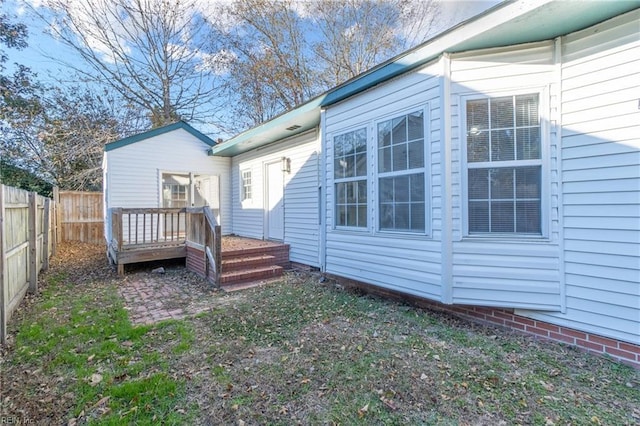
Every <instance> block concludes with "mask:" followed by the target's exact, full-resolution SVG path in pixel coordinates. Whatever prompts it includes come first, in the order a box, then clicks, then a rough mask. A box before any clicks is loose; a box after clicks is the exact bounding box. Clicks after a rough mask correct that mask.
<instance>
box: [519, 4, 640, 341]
mask: <svg viewBox="0 0 640 426" xmlns="http://www.w3.org/2000/svg"><path fill="white" fill-rule="evenodd" d="M638 22H640V11H638V10H635V11H633V12H630V13H628V14H626V15H623V16H620V17H618V18H614V19H613V20H610V21H608V22H605V23H602V24H600V25H597V26H595V27H592V28H589V29H586V30H584V31H581V32H578V33H575V34H571V35H568V36H566V37H564V38H563V39H562V53H563V56H562V78H563V79H562V146H561V156H562V177H563V185H562V188H563V196H562V201H563V202H562V212H563V216H562V220H563V223H564V237H565V240H564V252H563V257H564V260H565V271H564V274H565V285H566V306H567V308H566V313H565V314H552V315H551V314H542V313H536V312H530V311H521V312H519V313H520V314H523V315H527V316H531V317H534V318H537V319H541V320H544V321H549V322H552V323H555V324H561V325H566V326H568V327H574V328H577V329H580V330H584V331H588V332H593V333H597V334H601V335H605V336H609V337H612V338H616V339H621V340H625V341H628V342H632V343H635V344H640V312H639V307H640V213H639V212H640V173H639V172H638V171H639V170H640V110H639V109H638V94H639V93H640V35H639V32H638Z"/></svg>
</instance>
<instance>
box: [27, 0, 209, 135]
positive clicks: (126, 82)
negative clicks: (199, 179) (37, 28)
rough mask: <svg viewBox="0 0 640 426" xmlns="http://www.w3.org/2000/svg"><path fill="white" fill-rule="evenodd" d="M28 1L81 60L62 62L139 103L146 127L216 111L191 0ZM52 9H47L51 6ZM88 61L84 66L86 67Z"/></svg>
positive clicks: (200, 23)
mask: <svg viewBox="0 0 640 426" xmlns="http://www.w3.org/2000/svg"><path fill="white" fill-rule="evenodd" d="M46 5H47V6H48V8H49V9H40V8H36V9H34V11H35V13H36V14H37V15H38V16H40V17H41V18H42V19H44V20H45V21H47V22H48V23H49V24H50V26H49V28H50V31H51V33H52V35H53V36H54V37H56V38H57V39H59V40H61V41H62V42H63V43H65V44H66V45H67V46H69V47H71V48H72V49H73V50H75V52H77V53H78V54H79V55H80V57H81V58H82V59H83V60H84V61H83V63H79V64H76V63H71V64H67V65H69V66H71V67H72V68H73V69H75V70H76V71H77V72H78V73H80V74H81V75H83V76H84V77H85V78H86V79H88V80H90V81H93V82H96V83H98V84H101V85H103V86H107V87H110V88H112V89H114V90H116V91H117V92H118V93H119V94H120V95H121V96H122V97H123V98H124V99H126V100H127V102H129V103H131V104H134V105H137V106H139V107H141V108H143V109H144V110H145V111H147V113H148V115H149V118H150V120H151V123H152V125H153V126H154V127H158V126H162V125H164V124H167V123H171V122H174V121H176V120H179V119H186V120H205V119H206V120H208V121H209V122H211V120H212V117H214V115H215V113H216V105H217V104H216V99H217V97H216V94H217V87H216V85H215V81H216V73H215V66H213V65H212V63H215V59H216V58H215V55H211V54H209V53H207V51H206V50H205V47H206V46H207V37H206V35H207V34H208V31H209V28H210V27H209V23H208V20H207V16H204V14H203V12H202V9H200V8H198V7H197V6H198V5H199V3H198V2H197V1H196V0H175V1H166V0H82V1H68V0H49V1H47V2H46ZM51 12H53V15H52V14H51ZM87 65H88V67H87Z"/></svg>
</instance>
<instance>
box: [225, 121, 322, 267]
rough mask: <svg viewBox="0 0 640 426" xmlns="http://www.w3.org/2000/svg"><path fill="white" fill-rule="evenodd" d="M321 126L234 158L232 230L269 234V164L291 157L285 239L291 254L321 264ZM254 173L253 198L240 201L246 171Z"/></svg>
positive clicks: (297, 259) (298, 259) (296, 259)
mask: <svg viewBox="0 0 640 426" xmlns="http://www.w3.org/2000/svg"><path fill="white" fill-rule="evenodd" d="M317 138H318V136H317V131H316V130H313V131H309V132H306V133H303V134H302V135H298V136H294V137H291V138H289V139H285V140H283V141H279V142H276V143H274V144H272V145H269V146H267V147H264V148H261V149H259V150H256V151H250V152H246V153H244V154H240V155H238V156H236V157H233V160H232V173H231V176H232V177H233V183H232V184H233V191H230V193H231V194H233V233H234V234H236V235H239V236H243V237H249V238H257V239H263V238H265V235H264V232H265V227H264V223H265V211H264V208H265V207H264V204H265V187H264V186H265V176H264V174H265V172H266V169H265V167H266V164H269V163H273V162H281V161H282V157H286V158H288V159H289V160H290V167H291V171H290V172H288V173H287V172H283V174H284V243H285V244H289V259H290V260H291V261H292V262H298V263H302V264H305V265H310V266H316V267H317V266H319V259H318V247H319V244H320V243H319V226H320V225H319V213H318V212H319V207H318V203H319V199H318V198H319V190H318V188H319V182H318V170H319V165H318V152H319V148H320V147H319V142H318V139H317ZM241 170H242V171H249V172H250V173H251V186H252V197H251V199H249V200H245V201H244V202H243V201H242V200H241V196H242V190H241V185H242V183H241V172H240V171H241Z"/></svg>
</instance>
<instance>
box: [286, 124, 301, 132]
mask: <svg viewBox="0 0 640 426" xmlns="http://www.w3.org/2000/svg"><path fill="white" fill-rule="evenodd" d="M299 128H300V126H298V125H297V124H294V125H293V126H289V127H287V130H289V131H290V132H291V131H293V130H297V129H299Z"/></svg>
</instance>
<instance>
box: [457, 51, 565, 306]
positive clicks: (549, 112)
mask: <svg viewBox="0 0 640 426" xmlns="http://www.w3.org/2000/svg"><path fill="white" fill-rule="evenodd" d="M557 67H558V65H556V64H555V44H554V42H552V41H551V42H542V43H533V44H528V45H522V46H515V47H513V46H511V47H507V48H498V49H488V50H485V51H474V52H468V53H464V54H458V55H453V56H452V58H451V65H450V68H451V74H450V75H451V77H450V81H451V99H450V101H449V102H450V103H451V112H452V114H451V128H452V130H451V134H452V137H451V169H452V179H451V205H452V214H451V216H452V240H453V244H452V248H453V256H452V273H453V278H452V298H451V302H452V303H454V304H476V305H482V306H498V307H500V306H501V307H510V308H513V307H529V308H534V309H542V310H556V311H557V310H560V309H561V301H562V300H561V280H560V278H561V277H560V260H559V258H560V248H559V234H558V229H559V222H558V189H557V188H558V178H557V177H558V162H557V155H556V152H557V138H556V133H555V131H556V130H555V128H552V126H551V123H552V122H554V121H556V120H557V119H558V117H557V113H556V111H557V109H558V96H557V89H558V84H557V83H558V82H557V71H556V70H557ZM527 93H538V94H539V96H540V98H539V99H540V107H539V111H540V122H541V127H542V131H541V133H542V137H541V140H542V176H543V177H542V185H541V188H542V212H543V215H542V236H541V237H538V236H531V237H527V236H523V235H506V236H494V235H481V236H479V235H471V234H470V233H469V232H467V231H466V230H465V223H466V221H468V218H467V217H466V216H467V215H468V208H467V174H466V170H465V158H466V143H467V136H466V132H467V129H466V116H465V114H466V111H465V100H466V99H470V98H474V97H477V96H487V97H491V98H495V97H499V96H511V95H517V94H527ZM445 102H446V100H445ZM495 164H496V165H499V164H500V163H499V162H498V163H495Z"/></svg>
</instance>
